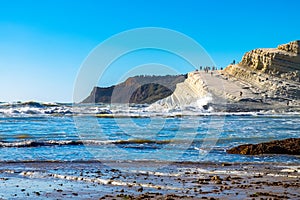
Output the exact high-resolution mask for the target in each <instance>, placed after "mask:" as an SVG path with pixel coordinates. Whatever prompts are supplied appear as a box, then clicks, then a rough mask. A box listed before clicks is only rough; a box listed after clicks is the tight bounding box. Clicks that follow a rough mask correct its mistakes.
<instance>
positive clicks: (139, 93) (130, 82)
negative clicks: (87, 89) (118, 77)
mask: <svg viewBox="0 0 300 200" xmlns="http://www.w3.org/2000/svg"><path fill="white" fill-rule="evenodd" d="M185 78H186V77H185V76H184V75H178V76H170V75H167V76H135V77H130V78H128V79H127V80H126V81H125V82H123V83H120V84H118V85H115V86H111V87H106V88H103V87H102V88H101V87H94V89H93V90H92V92H91V94H90V95H89V96H88V97H87V98H86V99H84V100H83V101H82V103H140V104H143V103H153V102H155V101H157V100H160V99H163V98H165V97H167V96H169V95H171V94H172V92H173V91H174V90H175V86H176V84H177V83H180V82H182V81H184V80H185Z"/></svg>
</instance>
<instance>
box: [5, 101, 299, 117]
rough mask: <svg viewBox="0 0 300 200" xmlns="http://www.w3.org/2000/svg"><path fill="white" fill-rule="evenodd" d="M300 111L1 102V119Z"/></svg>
mask: <svg viewBox="0 0 300 200" xmlns="http://www.w3.org/2000/svg"><path fill="white" fill-rule="evenodd" d="M299 114H300V113H299V112H286V113H276V112H272V111H260V112H215V111H214V110H213V109H208V110H205V109H203V108H202V107H201V108H199V106H197V105H196V106H193V105H190V106H186V107H183V108H172V109H167V110H166V109H161V108H160V107H157V108H156V107H155V106H153V105H147V104H142V105H140V104H130V105H127V104H74V105H73V104H70V103H55V102H54V103H51V102H34V101H29V102H15V103H5V102H2V103H0V117H36V116H46V117H47V116H55V117H60V116H62V117H65V116H66V117H72V116H93V117H97V118H149V117H162V118H178V117H179V118H180V117H198V116H278V117H280V116H286V115H299Z"/></svg>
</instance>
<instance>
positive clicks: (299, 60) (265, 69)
mask: <svg viewBox="0 0 300 200" xmlns="http://www.w3.org/2000/svg"><path fill="white" fill-rule="evenodd" d="M223 74H224V75H225V76H227V77H229V79H230V78H231V79H235V80H236V81H238V82H242V83H244V84H245V85H247V86H248V87H249V89H250V90H251V91H252V92H253V93H254V94H256V96H260V97H261V98H262V99H269V100H278V101H290V102H291V103H292V104H294V105H299V100H300V40H297V41H293V42H290V43H288V44H283V45H279V46H278V47H277V48H268V49H267V48H265V49H255V50H252V51H250V52H247V53H245V55H244V56H243V58H242V61H241V62H240V63H238V64H236V65H229V66H228V67H227V68H226V69H225V70H224V71H223Z"/></svg>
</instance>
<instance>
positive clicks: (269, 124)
mask: <svg viewBox="0 0 300 200" xmlns="http://www.w3.org/2000/svg"><path fill="white" fill-rule="evenodd" d="M111 115H115V117H116V118H112V116H111ZM141 116H142V117H141ZM299 130H300V115H299V114H298V113H286V114H274V113H271V114H270V113H235V114H232V113H231V114H229V113H205V112H204V111H201V110H197V109H190V110H187V111H186V110H185V111H178V110H172V111H169V112H165V111H164V112H148V111H147V106H145V105H138V106H131V107H126V109H125V108H123V109H122V106H120V105H118V106H115V107H111V106H109V105H87V106H78V107H75V108H74V107H72V105H70V104H55V103H51V104H49V103H48V104H45V103H44V104H42V103H35V102H29V103H14V104H8V103H2V104H0V148H1V153H0V161H44V160H51V161H78V160H82V161H92V160H101V161H103V160H110V161H122V160H126V161H128V160H154V161H169V162H173V161H188V162H207V161H208V162H282V163H287V162H288V163H300V158H299V156H298V157H297V156H288V155H264V156H242V155H229V154H226V152H225V151H226V149H228V148H230V147H233V146H236V145H239V144H245V143H258V142H265V141H270V140H275V139H284V138H291V137H299Z"/></svg>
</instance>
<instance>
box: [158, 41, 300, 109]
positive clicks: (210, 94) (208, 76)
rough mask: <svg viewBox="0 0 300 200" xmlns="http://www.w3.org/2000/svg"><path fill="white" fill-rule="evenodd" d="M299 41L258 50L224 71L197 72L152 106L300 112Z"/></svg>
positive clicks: (249, 53)
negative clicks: (195, 106)
mask: <svg viewBox="0 0 300 200" xmlns="http://www.w3.org/2000/svg"><path fill="white" fill-rule="evenodd" d="M299 48H300V41H293V42H290V43H288V44H284V45H279V46H278V47H277V48H269V49H255V50H252V51H250V52H247V53H245V55H244V56H243V58H242V61H241V62H239V63H237V64H231V65H229V66H227V67H226V68H225V69H224V70H213V71H198V70H196V71H194V72H190V73H188V78H187V79H186V80H185V81H184V82H183V83H179V84H177V87H176V89H175V91H174V93H173V94H172V95H171V96H169V97H167V98H165V99H162V100H160V101H158V102H156V103H155V104H154V105H153V107H155V108H157V107H159V106H160V107H162V108H174V107H184V106H189V105H191V104H195V102H197V101H198V105H201V106H203V108H205V109H208V108H212V110H214V111H218V112H250V111H271V110H272V111H275V112H285V111H299V110H300V74H299V73H300V50H299Z"/></svg>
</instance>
